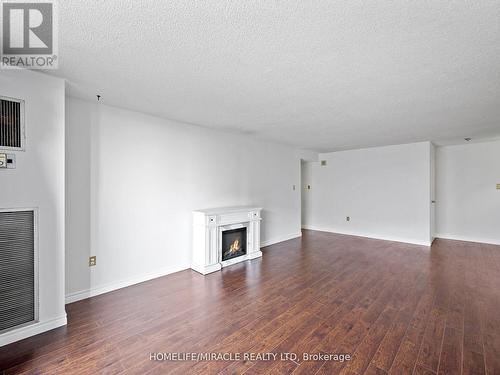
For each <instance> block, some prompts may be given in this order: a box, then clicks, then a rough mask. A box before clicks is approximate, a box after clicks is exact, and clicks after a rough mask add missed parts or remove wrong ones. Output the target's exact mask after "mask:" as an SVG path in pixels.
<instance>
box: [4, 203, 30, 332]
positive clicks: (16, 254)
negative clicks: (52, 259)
mask: <svg viewBox="0 0 500 375" xmlns="http://www.w3.org/2000/svg"><path fill="white" fill-rule="evenodd" d="M34 320H35V217H34V211H32V210H31V211H6V210H0V331H3V330H6V329H9V328H13V327H16V326H19V325H21V324H24V323H28V322H31V321H34Z"/></svg>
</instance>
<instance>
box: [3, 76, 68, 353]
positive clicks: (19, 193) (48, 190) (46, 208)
mask: <svg viewBox="0 0 500 375" xmlns="http://www.w3.org/2000/svg"><path fill="white" fill-rule="evenodd" d="M64 91H65V89H64V81H63V80H61V79H58V78H53V77H49V76H46V75H42V74H38V73H35V72H31V71H27V70H8V71H7V70H2V71H0V95H2V96H8V97H13V98H19V99H24V100H25V101H26V107H25V113H26V134H27V141H26V151H24V152H14V153H15V154H16V159H17V168H16V169H9V170H0V208H33V207H36V208H38V214H39V215H38V219H39V236H38V248H39V285H38V287H39V322H38V323H36V324H33V325H30V326H27V327H24V328H20V329H16V330H12V331H9V332H7V333H4V334H1V335H0V346H2V345H5V344H7V343H10V342H13V341H16V340H20V339H22V338H25V337H28V336H31V335H33V334H37V333H40V332H43V331H46V330H48V329H52V328H55V327H57V326H60V325H64V324H66V313H65V310H64ZM7 152H9V153H11V152H12V151H7Z"/></svg>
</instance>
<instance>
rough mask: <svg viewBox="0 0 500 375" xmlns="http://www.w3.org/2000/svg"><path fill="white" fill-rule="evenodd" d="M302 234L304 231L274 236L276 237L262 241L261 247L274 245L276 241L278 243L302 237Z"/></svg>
mask: <svg viewBox="0 0 500 375" xmlns="http://www.w3.org/2000/svg"><path fill="white" fill-rule="evenodd" d="M301 236H302V232H298V233H290V234H286V235H283V236H279V237H274V238H271V239H269V240H265V241H261V242H260V247H266V246H270V245H274V244H275V243H278V242H283V241H288V240H293V239H294V238H297V237H301Z"/></svg>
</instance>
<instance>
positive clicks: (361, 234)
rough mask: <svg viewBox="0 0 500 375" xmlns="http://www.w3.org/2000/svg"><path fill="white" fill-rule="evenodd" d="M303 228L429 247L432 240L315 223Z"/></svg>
mask: <svg viewBox="0 0 500 375" xmlns="http://www.w3.org/2000/svg"><path fill="white" fill-rule="evenodd" d="M302 229H308V230H317V231H320V232H329V233H335V234H344V235H347V236H356V237H364V238H373V239H375V240H384V241H393V242H402V243H409V244H412V245H419V246H428V247H429V246H431V241H430V240H429V241H420V240H415V239H412V238H401V237H392V236H385V235H379V234H375V233H364V232H351V231H345V230H339V229H336V228H325V227H317V226H314V225H303V226H302Z"/></svg>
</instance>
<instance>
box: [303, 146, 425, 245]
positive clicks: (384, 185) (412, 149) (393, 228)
mask: <svg viewBox="0 0 500 375" xmlns="http://www.w3.org/2000/svg"><path fill="white" fill-rule="evenodd" d="M319 160H326V162H327V165H326V166H321V165H320V162H305V163H303V169H302V189H303V191H304V193H303V195H304V199H303V206H304V207H303V213H302V218H303V223H302V226H303V227H304V228H308V229H316V230H325V231H331V232H336V233H345V234H353V235H359V236H365V237H372V238H381V239H388V240H395V241H402V242H409V243H417V244H424V245H429V244H430V237H431V233H430V226H431V222H430V219H431V211H430V200H431V181H430V176H431V144H430V143H429V142H421V143H413V144H405V145H397V146H388V147H375V148H367V149H360V150H350V151H341V152H332V153H326V154H320V155H319ZM307 185H311V190H306V189H305V187H306V186H307ZM346 216H349V217H350V219H351V220H350V221H349V222H347V221H346Z"/></svg>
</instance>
